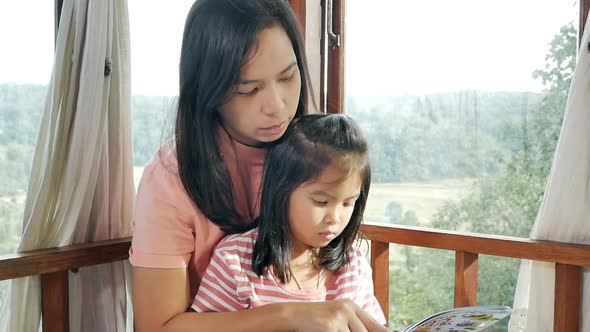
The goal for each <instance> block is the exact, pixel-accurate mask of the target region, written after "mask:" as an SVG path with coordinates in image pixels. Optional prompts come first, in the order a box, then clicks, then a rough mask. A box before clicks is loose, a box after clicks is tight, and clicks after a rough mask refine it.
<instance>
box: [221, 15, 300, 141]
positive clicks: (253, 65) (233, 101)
mask: <svg viewBox="0 0 590 332" xmlns="http://www.w3.org/2000/svg"><path fill="white" fill-rule="evenodd" d="M246 57H247V59H249V60H248V61H247V63H246V64H245V65H244V66H243V67H242V69H241V71H240V84H239V85H238V87H237V89H236V91H235V92H234V93H233V95H232V96H231V97H230V99H229V101H228V102H227V103H225V104H224V105H222V106H221V107H220V108H219V115H220V117H221V122H222V125H223V127H224V128H225V130H226V131H227V132H228V133H229V135H230V136H231V137H232V138H233V139H235V140H237V141H238V142H240V143H243V144H246V145H250V146H260V145H262V144H264V143H267V142H272V141H274V140H276V139H278V138H280V137H281V136H282V135H283V133H284V132H285V130H286V129H287V125H288V124H289V122H291V120H292V119H293V117H294V116H295V112H296V110H297V105H298V104H299V94H300V91H301V75H300V73H299V67H298V66H297V58H296V57H295V52H294V51H293V46H292V45H291V41H290V40H289V37H288V36H287V34H286V32H285V30H284V29H283V28H282V27H281V26H280V25H273V26H272V27H270V28H267V29H264V30H262V31H261V32H260V34H259V35H258V39H257V43H256V44H255V45H254V47H253V48H252V49H251V50H250V51H249V52H248V54H247V55H246Z"/></svg>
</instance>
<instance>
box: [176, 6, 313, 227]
mask: <svg viewBox="0 0 590 332" xmlns="http://www.w3.org/2000/svg"><path fill="white" fill-rule="evenodd" d="M275 24H278V25H279V26H281V27H282V28H283V29H284V30H285V32H286V33H287V36H288V37H289V39H290V40H291V44H292V45H293V50H294V52H295V56H296V58H297V65H298V66H299V72H300V74H301V81H302V84H301V92H300V98H299V104H298V106H297V111H296V113H295V117H299V116H301V115H303V114H307V105H308V102H309V101H313V96H312V95H311V92H310V91H311V83H310V79H309V71H308V69H307V63H306V57H305V50H304V44H303V41H302V37H301V32H300V28H299V25H298V22H297V19H296V17H295V15H294V13H293V11H292V10H291V7H290V6H289V4H288V2H287V1H283V0H197V1H196V2H195V3H194V4H193V6H192V8H191V10H190V12H189V14H188V17H187V20H186V23H185V27H184V36H183V41H182V50H181V57H180V91H179V97H178V110H177V117H176V130H175V140H176V155H177V158H178V169H179V175H180V179H181V180H182V184H183V186H184V188H185V190H186V191H187V193H188V194H189V196H190V197H191V199H192V200H193V202H194V203H195V205H196V206H197V207H198V208H199V209H200V210H201V211H202V212H203V214H204V215H205V216H206V217H207V218H209V219H210V220H211V221H212V222H214V223H215V224H217V225H218V226H219V227H220V228H221V229H222V230H223V231H225V232H228V233H231V232H235V231H236V230H239V229H241V228H242V227H243V225H244V223H246V222H249V220H242V218H241V217H240V215H239V214H238V212H237V210H236V209H235V207H234V200H233V194H232V184H231V178H230V175H229V172H228V169H227V167H226V165H225V162H224V160H223V158H222V156H221V154H220V151H219V147H218V144H217V141H216V137H217V126H218V125H217V123H218V121H219V119H218V108H219V106H221V105H223V104H224V103H225V102H226V101H227V100H228V99H229V98H230V96H231V93H232V92H233V91H234V89H235V87H236V86H237V84H238V83H239V79H240V68H241V67H242V66H243V65H244V63H245V62H246V61H247V60H248V59H245V56H246V54H247V52H248V50H250V48H252V47H253V46H254V45H255V43H256V40H257V38H258V35H259V33H260V31H261V30H263V29H266V28H270V27H271V26H273V25H275ZM314 105H315V102H314Z"/></svg>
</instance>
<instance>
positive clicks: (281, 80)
mask: <svg viewBox="0 0 590 332" xmlns="http://www.w3.org/2000/svg"><path fill="white" fill-rule="evenodd" d="M294 76H295V72H293V73H291V75H290V76H289V77H281V78H279V82H289V81H290V80H292V79H293V77H294Z"/></svg>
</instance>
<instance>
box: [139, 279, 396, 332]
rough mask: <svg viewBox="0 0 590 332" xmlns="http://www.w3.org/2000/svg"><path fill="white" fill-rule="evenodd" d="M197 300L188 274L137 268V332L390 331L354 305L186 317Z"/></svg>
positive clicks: (280, 305)
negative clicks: (191, 305)
mask: <svg viewBox="0 0 590 332" xmlns="http://www.w3.org/2000/svg"><path fill="white" fill-rule="evenodd" d="M191 301H192V299H191V298H190V290H189V284H188V272H187V271H186V269H153V268H134V270H133V307H134V314H135V330H136V331H137V332H145V331H150V332H151V331H180V332H182V331H193V332H194V331H257V330H265V331H312V332H313V331H352V332H364V331H387V329H386V328H385V327H383V326H381V325H379V323H378V322H376V321H375V320H374V319H373V318H371V317H370V315H369V314H367V313H366V312H364V311H363V310H361V309H360V308H359V307H358V306H357V305H355V304H354V303H353V302H352V301H350V300H338V301H328V302H322V303H303V302H300V303H278V304H271V305H266V306H262V307H258V308H253V309H248V310H243V311H236V312H224V313H194V312H186V309H187V308H188V307H189V305H190V303H191Z"/></svg>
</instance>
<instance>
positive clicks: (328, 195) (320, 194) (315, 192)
mask: <svg viewBox="0 0 590 332" xmlns="http://www.w3.org/2000/svg"><path fill="white" fill-rule="evenodd" d="M311 194H312V195H314V196H327V197H329V198H332V199H333V198H335V197H334V196H332V195H330V194H329V193H327V192H325V191H323V190H316V191H314V192H312V193H311ZM360 195H361V193H358V194H354V195H352V196H350V197H347V198H346V199H345V200H349V199H353V198H358V197H359V196H360Z"/></svg>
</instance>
